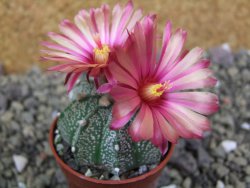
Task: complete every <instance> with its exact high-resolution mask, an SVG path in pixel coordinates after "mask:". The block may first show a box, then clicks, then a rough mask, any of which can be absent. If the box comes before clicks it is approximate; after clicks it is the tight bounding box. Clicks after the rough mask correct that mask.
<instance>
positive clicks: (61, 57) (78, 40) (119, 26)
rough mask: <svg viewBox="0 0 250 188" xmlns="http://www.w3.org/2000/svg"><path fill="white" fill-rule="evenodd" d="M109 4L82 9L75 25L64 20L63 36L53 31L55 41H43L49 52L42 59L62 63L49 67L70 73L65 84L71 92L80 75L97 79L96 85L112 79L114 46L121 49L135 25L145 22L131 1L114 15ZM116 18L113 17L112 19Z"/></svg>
mask: <svg viewBox="0 0 250 188" xmlns="http://www.w3.org/2000/svg"><path fill="white" fill-rule="evenodd" d="M110 13H111V12H110V8H109V6H108V5H103V6H102V7H101V8H97V9H90V10H89V11H86V10H81V11H80V12H79V13H78V14H77V15H76V16H75V19H74V23H72V22H70V21H69V20H63V21H62V22H61V24H60V25H59V29H60V31H61V34H57V33H53V32H50V33H48V36H49V37H50V38H51V39H52V40H53V41H54V42H43V43H42V45H43V46H45V47H46V48H48V49H46V50H42V52H43V53H44V54H45V55H44V56H43V57H42V59H44V60H52V61H58V62H62V64H60V65H56V66H53V67H51V68H49V70H51V71H59V72H65V73H67V76H66V79H65V83H67V85H68V91H70V90H71V89H72V88H73V86H74V84H75V82H76V81H77V79H78V78H79V76H80V75H81V74H82V73H83V72H87V75H88V76H93V77H94V78H95V81H96V85H98V84H99V81H100V80H99V78H100V75H101V74H102V73H103V74H104V75H105V76H106V79H107V80H109V82H110V80H111V79H112V78H111V77H110V73H109V68H108V64H109V63H111V62H113V61H115V58H114V57H113V49H114V47H121V46H122V45H123V44H124V42H125V41H126V39H127V37H128V32H129V31H132V29H133V27H134V25H135V23H136V22H137V21H138V20H140V19H141V17H142V12H141V10H134V8H133V4H132V2H131V1H129V2H128V3H127V5H126V6H125V7H124V8H122V7H121V6H120V5H119V4H117V5H116V6H115V7H114V8H113V11H112V15H110ZM111 17H112V18H111Z"/></svg>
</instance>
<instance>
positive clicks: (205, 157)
mask: <svg viewBox="0 0 250 188" xmlns="http://www.w3.org/2000/svg"><path fill="white" fill-rule="evenodd" d="M212 161H213V159H212V157H211V156H210V155H209V154H208V152H207V151H206V150H205V149H204V148H203V147H199V149H198V164H199V166H201V167H207V168H208V167H209V166H210V163H211V162H212Z"/></svg>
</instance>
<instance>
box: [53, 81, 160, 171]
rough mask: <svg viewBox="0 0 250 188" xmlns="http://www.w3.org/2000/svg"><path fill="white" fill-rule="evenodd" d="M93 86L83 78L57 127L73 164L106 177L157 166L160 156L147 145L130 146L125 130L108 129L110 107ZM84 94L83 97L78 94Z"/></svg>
mask: <svg viewBox="0 0 250 188" xmlns="http://www.w3.org/2000/svg"><path fill="white" fill-rule="evenodd" d="M94 88H95V87H94V84H93V83H92V82H90V83H87V82H86V81H85V80H84V78H82V79H81V82H80V83H78V84H77V85H76V86H75V88H74V90H73V91H72V92H73V93H71V98H72V99H73V101H72V103H71V104H70V105H69V106H68V107H67V108H66V109H65V110H64V112H62V113H61V115H60V116H59V118H58V122H57V127H58V130H59V132H60V135H61V137H62V139H63V140H64V141H66V142H67V143H68V144H69V145H71V151H72V152H73V155H74V159H75V162H76V163H77V164H78V165H79V166H82V165H88V166H93V167H96V168H98V169H103V170H106V171H108V172H110V173H112V172H114V171H115V169H119V173H123V172H127V171H129V170H131V169H135V168H138V167H140V166H141V165H146V164H155V163H158V162H159V161H160V159H161V153H160V151H159V149H158V148H156V147H155V146H153V145H152V144H151V142H149V141H141V142H133V141H132V140H131V138H130V136H129V135H128V132H127V127H128V126H125V128H123V129H120V130H117V131H113V130H110V129H109V125H110V122H111V119H112V103H109V102H108V100H107V96H105V95H99V94H97V93H96V92H95V89H94ZM83 90H84V92H85V93H84V96H83V95H82V92H83Z"/></svg>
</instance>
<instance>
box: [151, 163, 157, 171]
mask: <svg viewBox="0 0 250 188" xmlns="http://www.w3.org/2000/svg"><path fill="white" fill-rule="evenodd" d="M156 167H157V165H156V164H153V165H150V166H149V170H153V169H154V168H156Z"/></svg>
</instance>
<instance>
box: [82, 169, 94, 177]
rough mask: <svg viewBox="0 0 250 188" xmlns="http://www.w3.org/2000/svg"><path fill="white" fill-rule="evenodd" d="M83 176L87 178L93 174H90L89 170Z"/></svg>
mask: <svg viewBox="0 0 250 188" xmlns="http://www.w3.org/2000/svg"><path fill="white" fill-rule="evenodd" d="M84 175H85V176H87V177H91V176H92V175H93V173H92V172H91V170H90V169H88V170H87V171H86V173H85V174H84Z"/></svg>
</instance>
